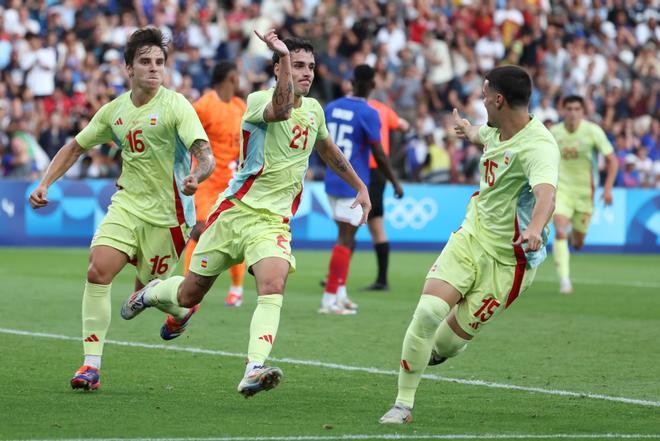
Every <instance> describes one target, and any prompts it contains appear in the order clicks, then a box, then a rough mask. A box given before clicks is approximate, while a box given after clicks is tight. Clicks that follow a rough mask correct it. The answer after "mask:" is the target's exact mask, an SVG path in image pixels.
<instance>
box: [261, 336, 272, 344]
mask: <svg viewBox="0 0 660 441" xmlns="http://www.w3.org/2000/svg"><path fill="white" fill-rule="evenodd" d="M257 340H263V341H266V342H268V343H270V344H271V345H272V344H273V336H272V335H270V334H264V335H262V336H261V337H259V338H258V339H257Z"/></svg>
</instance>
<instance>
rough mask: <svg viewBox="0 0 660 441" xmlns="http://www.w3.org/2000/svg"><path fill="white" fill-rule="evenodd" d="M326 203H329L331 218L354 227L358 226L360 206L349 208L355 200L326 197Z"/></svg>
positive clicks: (360, 213) (360, 217) (360, 215)
mask: <svg viewBox="0 0 660 441" xmlns="http://www.w3.org/2000/svg"><path fill="white" fill-rule="evenodd" d="M328 202H330V209H331V210H332V218H333V219H334V220H336V221H338V222H345V223H347V224H351V225H353V226H354V227H359V226H360V221H361V220H362V206H361V205H358V206H357V207H355V208H351V205H353V202H355V198H337V197H334V196H330V195H328Z"/></svg>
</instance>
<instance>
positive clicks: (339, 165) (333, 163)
mask: <svg viewBox="0 0 660 441" xmlns="http://www.w3.org/2000/svg"><path fill="white" fill-rule="evenodd" d="M314 147H315V148H316V151H317V152H318V154H319V156H320V157H321V159H323V161H324V162H325V163H326V164H328V166H329V167H330V168H331V169H332V171H334V172H335V173H336V174H337V176H339V177H340V178H342V179H343V180H344V181H346V183H347V184H348V185H350V186H351V187H353V188H354V189H355V190H356V191H357V196H356V197H355V202H353V205H352V206H351V208H355V207H357V206H358V205H361V206H362V221H361V222H360V225H362V224H364V223H366V222H367V216H369V211H370V210H371V200H370V199H369V190H368V189H367V186H366V185H364V182H362V179H360V177H359V176H358V175H357V173H355V170H353V167H352V166H351V163H350V162H348V161H347V160H346V157H345V156H344V154H343V153H342V152H341V150H339V147H337V146H336V145H335V143H334V142H332V139H331V138H330V137H328V138H326V139H324V140H323V141H321V140H317V141H316V144H315V146H314Z"/></svg>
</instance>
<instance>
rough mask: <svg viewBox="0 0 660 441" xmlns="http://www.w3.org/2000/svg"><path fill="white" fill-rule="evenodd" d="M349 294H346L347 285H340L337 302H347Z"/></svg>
mask: <svg viewBox="0 0 660 441" xmlns="http://www.w3.org/2000/svg"><path fill="white" fill-rule="evenodd" d="M347 297H348V293H347V292H346V285H339V287H338V288H337V301H338V302H342V301H344V300H346V298H347Z"/></svg>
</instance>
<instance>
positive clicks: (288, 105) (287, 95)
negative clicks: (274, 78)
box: [273, 81, 293, 117]
mask: <svg viewBox="0 0 660 441" xmlns="http://www.w3.org/2000/svg"><path fill="white" fill-rule="evenodd" d="M283 86H284V84H280V82H279V81H278V83H277V85H276V87H275V93H274V94H273V104H274V108H273V110H274V111H275V114H276V115H277V116H278V117H281V116H284V115H286V114H287V113H288V112H289V110H291V109H292V108H293V84H292V83H291V81H287V82H286V87H283Z"/></svg>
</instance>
